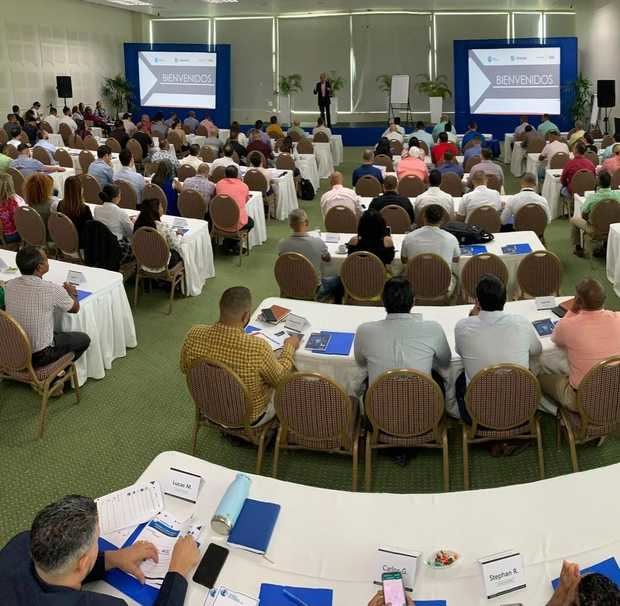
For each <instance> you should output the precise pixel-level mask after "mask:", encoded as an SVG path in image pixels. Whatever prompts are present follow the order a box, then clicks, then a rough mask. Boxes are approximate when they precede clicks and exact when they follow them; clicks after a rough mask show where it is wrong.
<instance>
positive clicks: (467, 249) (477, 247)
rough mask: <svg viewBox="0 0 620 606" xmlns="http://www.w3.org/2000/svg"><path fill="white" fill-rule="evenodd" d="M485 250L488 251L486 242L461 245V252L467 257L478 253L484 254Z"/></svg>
mask: <svg viewBox="0 0 620 606" xmlns="http://www.w3.org/2000/svg"><path fill="white" fill-rule="evenodd" d="M485 252H487V247H486V246H485V245H484V244H463V245H461V254H462V255H463V256H466V257H475V256H476V255H482V254H484V253H485Z"/></svg>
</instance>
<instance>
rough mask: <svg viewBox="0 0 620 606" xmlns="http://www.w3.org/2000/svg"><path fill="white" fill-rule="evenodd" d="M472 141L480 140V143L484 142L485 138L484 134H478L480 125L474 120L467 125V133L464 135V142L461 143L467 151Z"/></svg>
mask: <svg viewBox="0 0 620 606" xmlns="http://www.w3.org/2000/svg"><path fill="white" fill-rule="evenodd" d="M472 139H480V141H484V136H483V135H482V133H479V132H478V125H477V124H476V123H475V122H474V121H473V120H472V121H471V122H470V123H469V124H468V125H467V132H466V133H465V134H464V135H463V141H462V143H461V145H462V146H463V149H465V146H466V145H467V144H468V143H469V142H470V141H471V140H472Z"/></svg>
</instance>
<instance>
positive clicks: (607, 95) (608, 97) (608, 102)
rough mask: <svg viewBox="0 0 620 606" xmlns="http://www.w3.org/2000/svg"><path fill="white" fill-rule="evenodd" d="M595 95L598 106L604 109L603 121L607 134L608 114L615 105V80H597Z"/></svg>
mask: <svg viewBox="0 0 620 606" xmlns="http://www.w3.org/2000/svg"><path fill="white" fill-rule="evenodd" d="M596 97H597V100H598V106H599V107H600V108H602V109H603V110H604V117H603V122H604V124H605V134H606V135H608V134H609V114H610V112H611V109H612V108H614V107H615V106H616V81H615V80H597V81H596Z"/></svg>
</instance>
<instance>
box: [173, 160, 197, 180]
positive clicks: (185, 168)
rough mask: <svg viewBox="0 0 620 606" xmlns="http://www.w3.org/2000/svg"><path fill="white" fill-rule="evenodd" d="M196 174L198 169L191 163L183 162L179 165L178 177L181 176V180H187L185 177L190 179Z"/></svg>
mask: <svg viewBox="0 0 620 606" xmlns="http://www.w3.org/2000/svg"><path fill="white" fill-rule="evenodd" d="M195 176H196V169H195V168H194V167H193V166H192V165H191V164H181V166H179V170H178V172H177V177H179V181H181V182H182V181H185V179H190V178H191V177H195Z"/></svg>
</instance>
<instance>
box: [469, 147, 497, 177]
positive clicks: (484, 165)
mask: <svg viewBox="0 0 620 606" xmlns="http://www.w3.org/2000/svg"><path fill="white" fill-rule="evenodd" d="M477 171H483V172H484V174H485V175H487V177H488V176H491V175H495V176H496V177H497V179H498V180H499V185H500V187H502V186H503V185H504V171H503V170H502V167H501V166H500V165H499V164H496V163H495V162H493V152H492V151H491V150H490V149H487V148H484V149H483V150H482V153H481V160H480V162H478V164H474V166H472V167H471V170H470V171H469V173H470V177H469V182H468V186H469V187H471V185H472V182H471V175H472V173H475V172H477Z"/></svg>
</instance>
